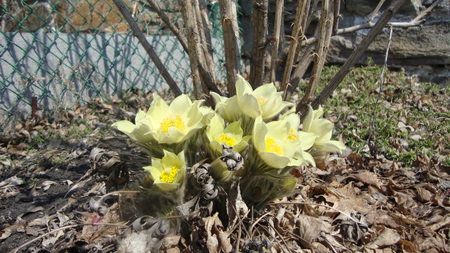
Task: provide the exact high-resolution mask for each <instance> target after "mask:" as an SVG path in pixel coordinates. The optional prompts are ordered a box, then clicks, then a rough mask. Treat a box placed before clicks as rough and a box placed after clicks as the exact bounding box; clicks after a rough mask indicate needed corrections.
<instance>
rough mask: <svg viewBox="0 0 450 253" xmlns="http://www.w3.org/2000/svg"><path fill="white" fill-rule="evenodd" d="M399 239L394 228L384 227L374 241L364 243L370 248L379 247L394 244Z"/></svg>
mask: <svg viewBox="0 0 450 253" xmlns="http://www.w3.org/2000/svg"><path fill="white" fill-rule="evenodd" d="M398 241H400V234H399V233H398V232H397V230H395V229H391V228H385V229H384V230H383V232H381V234H380V235H379V236H378V237H377V239H375V241H373V242H371V243H369V244H368V245H366V247H367V248H370V249H379V248H382V247H387V246H391V245H394V244H396V243H397V242H398Z"/></svg>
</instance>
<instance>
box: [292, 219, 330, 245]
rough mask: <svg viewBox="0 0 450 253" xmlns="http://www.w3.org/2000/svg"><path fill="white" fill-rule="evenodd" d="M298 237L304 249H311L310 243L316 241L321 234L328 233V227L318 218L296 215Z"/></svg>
mask: <svg viewBox="0 0 450 253" xmlns="http://www.w3.org/2000/svg"><path fill="white" fill-rule="evenodd" d="M296 225H297V227H298V236H300V238H302V240H301V241H300V243H301V244H302V246H304V247H306V248H310V247H311V243H312V242H314V241H315V240H317V238H318V237H319V236H320V234H321V233H322V232H329V227H328V226H326V224H325V222H324V221H322V220H320V219H319V218H315V217H311V216H307V215H298V216H297V217H296Z"/></svg>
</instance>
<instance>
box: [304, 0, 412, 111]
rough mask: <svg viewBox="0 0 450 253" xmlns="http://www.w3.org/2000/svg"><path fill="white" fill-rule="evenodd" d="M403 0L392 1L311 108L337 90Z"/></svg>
mask: <svg viewBox="0 0 450 253" xmlns="http://www.w3.org/2000/svg"><path fill="white" fill-rule="evenodd" d="M404 2H405V0H394V1H393V2H392V3H391V5H390V6H389V7H388V8H387V9H386V10H385V11H384V12H383V14H382V15H381V17H380V18H379V19H378V22H377V23H376V24H375V26H374V27H373V28H372V29H371V30H370V31H369V33H368V34H367V35H366V37H364V39H363V40H362V41H361V43H360V44H359V45H358V46H357V47H356V49H355V50H354V51H353V52H352V54H351V55H350V57H349V58H348V59H347V61H346V62H345V63H344V65H343V66H342V67H341V68H340V70H339V71H338V73H336V75H335V76H334V77H333V78H332V79H331V80H330V81H329V82H328V84H327V86H326V87H325V88H324V89H323V90H322V92H321V93H320V94H319V96H318V97H317V98H316V99H315V100H314V101H313V103H312V106H313V107H314V108H317V106H319V105H320V104H322V103H323V102H324V101H325V100H326V99H327V98H328V97H329V96H330V95H331V93H333V91H334V90H335V89H336V88H337V86H338V85H339V84H340V83H341V81H342V80H343V79H344V77H345V76H346V75H347V74H348V72H349V71H350V68H351V67H352V66H353V65H354V64H355V62H356V61H357V60H358V59H359V58H360V57H361V55H362V54H363V53H364V52H365V51H366V49H367V48H368V47H369V45H370V43H371V42H372V41H373V40H374V39H375V37H376V36H377V35H378V34H379V33H380V32H381V30H382V29H383V27H384V26H386V24H387V23H388V22H389V20H390V19H391V18H392V17H393V16H394V14H395V13H397V11H398V10H399V9H400V7H401V6H402V4H403V3H404ZM298 111H301V112H302V115H305V113H304V112H306V108H299V107H297V112H298Z"/></svg>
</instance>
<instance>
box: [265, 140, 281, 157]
mask: <svg viewBox="0 0 450 253" xmlns="http://www.w3.org/2000/svg"><path fill="white" fill-rule="evenodd" d="M266 152H272V153H275V154H277V155H282V154H283V149H282V148H281V147H280V145H278V143H277V141H276V140H275V139H274V138H272V137H266Z"/></svg>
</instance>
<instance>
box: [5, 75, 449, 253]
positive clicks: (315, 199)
mask: <svg viewBox="0 0 450 253" xmlns="http://www.w3.org/2000/svg"><path fill="white" fill-rule="evenodd" d="M330 71H333V70H332V69H330ZM367 71H368V69H364V68H363V69H362V70H359V71H358V72H357V73H356V72H355V73H352V74H351V75H350V76H349V78H348V79H346V81H344V83H343V84H341V87H340V90H339V91H338V92H337V93H336V94H335V95H334V97H333V98H332V99H331V100H329V101H328V102H327V104H325V105H324V108H325V111H326V117H327V118H329V119H330V120H332V121H333V122H334V123H335V125H336V138H340V139H342V140H343V141H344V142H345V143H346V145H347V146H348V147H349V149H348V150H346V151H345V152H344V153H343V154H342V155H337V154H333V155H331V156H328V157H323V158H318V166H317V168H311V167H299V168H295V169H293V170H292V172H291V173H292V174H293V175H295V176H296V177H297V179H298V180H297V188H296V191H295V192H294V193H293V194H292V195H291V196H288V197H286V198H283V199H279V200H276V201H274V202H272V203H270V204H269V205H268V206H267V207H266V208H265V209H263V210H261V211H259V212H252V211H251V210H250V211H249V212H247V213H243V214H241V215H240V216H239V215H237V216H236V217H237V218H236V220H235V222H231V221H227V223H228V226H227V225H225V224H224V223H225V221H224V219H223V215H222V216H221V215H219V216H215V215H211V216H208V217H203V218H199V217H196V218H195V217H191V216H190V217H178V218H177V217H172V218H171V219H173V220H178V221H179V222H180V223H181V224H182V225H181V227H182V228H183V227H184V228H185V227H186V224H187V225H189V226H190V229H189V230H188V231H189V233H186V232H182V233H181V234H180V233H176V232H174V231H164V230H163V229H162V227H163V225H164V224H165V223H164V221H166V220H155V219H153V218H149V217H142V216H141V215H142V213H138V212H134V213H133V210H142V209H139V208H137V207H136V208H135V207H130V206H127V205H129V204H130V203H131V205H133V203H134V202H133V201H131V202H130V201H129V200H130V199H133V198H134V197H135V196H136V194H138V193H137V192H136V189H139V188H136V185H138V182H141V181H143V180H142V179H143V178H145V173H144V171H143V170H142V166H146V165H148V164H149V158H148V157H147V156H146V155H145V154H144V153H143V152H142V151H141V150H140V149H139V148H138V147H137V146H136V145H134V143H133V142H131V141H130V140H129V139H128V138H127V137H126V136H125V135H123V134H121V133H119V132H117V131H115V130H113V129H112V128H111V127H110V126H111V124H112V123H114V122H116V121H117V120H122V119H133V118H134V115H135V113H136V111H137V109H138V108H139V109H145V108H146V107H147V106H148V105H149V103H150V101H151V96H150V95H149V94H143V93H141V92H139V91H132V92H130V93H128V94H124V95H121V96H117V97H114V98H111V99H110V100H109V101H107V102H106V100H101V99H98V100H95V101H91V103H89V104H88V105H86V106H82V107H78V108H75V109H72V110H66V111H62V112H61V113H59V114H57V115H56V114H55V115H56V116H54V117H52V118H49V117H46V118H45V119H40V118H34V119H26V120H24V121H22V122H18V123H17V125H16V127H15V129H14V130H13V131H12V132H11V133H8V136H4V137H2V138H1V139H0V199H1V202H0V203H1V204H0V230H1V232H0V242H1V244H0V252H15V250H17V252H94V251H99V252H117V251H121V252H139V249H140V248H141V247H142V249H145V250H144V251H146V250H147V251H149V250H150V249H151V248H152V247H156V246H159V245H162V246H161V249H162V250H163V251H165V252H192V251H195V252H198V251H200V250H201V249H202V250H203V251H204V252H208V250H210V251H214V249H216V250H217V252H221V251H222V252H227V251H229V250H230V249H237V250H238V251H243V252H255V251H259V250H262V252H346V251H354V252H450V246H449V245H450V243H449V238H450V229H449V227H450V177H449V174H450V159H449V154H450V152H449V151H450V148H449V142H448V140H449V139H450V138H449V137H450V136H449V131H450V127H449V125H450V124H449V120H450V119H449V115H450V114H449V111H448V108H449V101H448V88H447V89H444V88H440V87H433V85H432V84H420V83H416V82H415V81H414V80H413V81H411V78H409V77H406V76H404V74H393V73H391V74H389V75H388V78H387V82H386V86H384V87H383V90H379V89H378V90H377V84H376V83H377V80H376V79H370V78H365V79H364V78H363V79H364V80H358V78H360V76H359V75H367ZM371 76H372V75H371ZM375 76H376V75H375ZM352 78H353V79H352ZM389 78H391V79H389ZM405 81H406V82H405ZM371 85H372V86H371ZM293 99H294V100H295V99H297V98H296V97H295V96H294V97H293ZM96 148H99V149H96ZM100 149H101V150H100ZM132 185H134V186H132ZM133 187H134V188H133ZM237 202H238V201H236V203H234V204H233V206H234V207H236V208H239V206H238V204H237ZM134 204H135V203H134ZM143 205H147V204H143ZM136 219H137V220H136ZM230 220H231V219H230ZM155 224H156V225H158V226H156V225H155ZM183 224H184V225H183ZM230 224H232V225H233V226H231V225H230ZM155 230H158V231H155ZM149 231H150V232H149ZM143 232H144V233H143ZM158 232H160V234H158ZM142 243H143V244H144V245H140V244H142ZM131 245H132V246H131ZM207 249H208V250H207ZM133 250H134V251H133Z"/></svg>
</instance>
